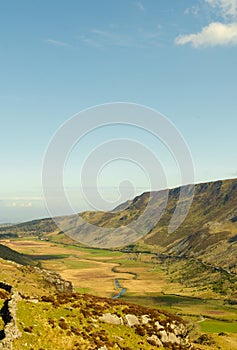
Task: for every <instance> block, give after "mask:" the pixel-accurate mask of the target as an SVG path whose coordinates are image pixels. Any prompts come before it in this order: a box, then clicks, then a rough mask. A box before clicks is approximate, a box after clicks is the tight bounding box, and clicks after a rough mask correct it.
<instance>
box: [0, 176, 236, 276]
mask: <svg viewBox="0 0 237 350" xmlns="http://www.w3.org/2000/svg"><path fill="white" fill-rule="evenodd" d="M180 189H181V188H180V187H178V188H175V189H172V190H170V191H169V193H168V202H167V206H166V209H165V210H164V212H163V215H162V217H161V219H160V221H159V222H157V223H156V224H155V225H151V224H150V222H151V221H152V220H153V219H154V216H156V215H157V213H158V214H160V212H161V210H162V209H161V207H162V198H164V191H157V192H152V201H151V204H150V205H151V210H150V215H151V216H153V218H152V217H150V218H151V219H152V220H149V217H145V220H144V221H142V222H141V224H140V226H139V228H136V226H133V225H132V223H133V222H134V221H136V220H137V219H138V218H139V217H141V215H143V213H144V212H145V210H146V206H147V203H148V201H149V198H150V193H149V192H146V193H143V194H142V195H140V196H137V197H136V198H134V199H133V200H131V201H127V202H126V203H124V204H122V205H121V206H119V207H118V208H116V209H115V210H113V211H110V212H84V213H81V214H78V215H74V216H70V217H61V218H58V219H57V220H58V223H59V227H61V228H62V227H63V228H65V230H64V232H62V231H61V229H60V228H58V227H57V225H56V224H55V222H54V221H53V220H52V219H43V220H34V221H31V222H27V223H22V224H18V225H13V226H10V227H1V228H0V238H15V237H17V236H18V237H19V236H21V237H26V236H37V237H39V238H40V239H48V240H54V241H58V242H64V243H71V242H73V239H75V240H77V241H80V240H81V241H83V242H88V244H90V245H92V246H93V245H94V246H102V247H103V246H106V245H107V244H108V246H109V243H110V241H111V242H112V240H115V246H116V243H120V244H118V245H120V246H121V247H125V246H129V249H131V250H133V251H139V250H140V251H153V252H154V251H155V252H158V253H163V254H167V255H172V256H178V257H188V258H195V259H201V260H202V261H205V262H207V263H209V264H213V265H215V266H221V267H222V268H225V269H226V270H228V271H231V272H234V273H237V179H230V180H221V181H215V182H209V183H202V184H197V185H195V194H194V198H193V202H192V206H191V209H190V211H189V213H188V215H187V217H186V219H185V220H184V222H183V223H182V225H181V226H180V227H179V228H178V229H177V230H176V231H175V232H173V233H169V230H168V227H169V223H170V221H171V218H172V216H173V213H174V211H175V208H176V206H177V201H178V199H179V193H180ZM183 200H184V201H185V198H183ZM86 223H90V224H91V225H86ZM129 224H130V226H131V229H130V230H128V229H127V227H128V225H129ZM141 226H143V227H141ZM100 227H102V228H104V229H107V230H108V234H106V232H107V231H106V230H105V231H104V232H105V233H104V234H103V235H102V236H100V233H99V231H100V230H99V228H100ZM111 228H112V230H109V229H111ZM141 229H144V231H146V232H148V233H147V234H146V235H145V236H144V237H142V238H139V237H141V235H140V236H139V234H137V232H138V231H139V230H141ZM111 232H112V233H111ZM64 233H65V234H66V235H65V234H64ZM129 235H133V238H134V241H136V242H135V243H134V244H130V242H131V240H130V237H131V236H129ZM136 235H137V236H136ZM117 236H118V237H119V239H120V240H118V242H116V237H117Z"/></svg>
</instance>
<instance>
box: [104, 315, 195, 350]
mask: <svg viewBox="0 0 237 350" xmlns="http://www.w3.org/2000/svg"><path fill="white" fill-rule="evenodd" d="M99 320H100V321H103V322H106V323H110V324H113V325H125V326H127V327H131V328H134V329H135V332H136V333H137V334H140V335H141V336H145V337H146V341H147V342H148V343H149V344H151V345H153V346H155V347H157V348H159V347H164V348H168V349H177V348H179V349H183V350H185V349H192V345H191V344H190V342H189V338H188V332H187V329H186V327H185V325H184V324H183V323H182V322H179V321H178V320H169V321H164V320H163V321H160V320H155V319H154V318H153V317H152V315H149V314H147V315H140V316H138V315H134V314H125V315H123V316H121V317H118V316H117V315H113V314H111V313H106V314H103V315H102V316H101V317H99Z"/></svg>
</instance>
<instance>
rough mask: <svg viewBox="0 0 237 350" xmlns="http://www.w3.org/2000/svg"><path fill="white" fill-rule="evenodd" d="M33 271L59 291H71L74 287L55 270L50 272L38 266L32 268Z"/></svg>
mask: <svg viewBox="0 0 237 350" xmlns="http://www.w3.org/2000/svg"><path fill="white" fill-rule="evenodd" d="M33 269H34V270H35V272H37V273H39V274H41V275H42V277H43V279H44V280H45V281H46V282H48V283H49V284H50V285H53V286H54V287H55V288H56V290H57V291H58V292H59V293H69V294H71V293H73V291H74V287H73V284H72V282H70V281H65V280H64V279H63V278H62V277H61V276H60V275H59V274H58V273H57V272H52V271H49V270H45V269H40V268H38V267H34V268H33Z"/></svg>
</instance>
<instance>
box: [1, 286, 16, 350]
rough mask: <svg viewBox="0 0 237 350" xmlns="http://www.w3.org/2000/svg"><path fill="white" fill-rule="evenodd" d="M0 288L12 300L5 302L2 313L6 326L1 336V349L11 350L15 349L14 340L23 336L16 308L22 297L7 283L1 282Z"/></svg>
mask: <svg viewBox="0 0 237 350" xmlns="http://www.w3.org/2000/svg"><path fill="white" fill-rule="evenodd" d="M0 288H1V289H4V290H5V291H7V292H8V293H10V298H9V299H7V300H5V302H4V304H3V307H2V309H1V311H0V314H1V316H2V319H3V322H4V325H5V326H4V329H3V330H2V331H1V335H0V338H1V340H0V349H4V350H11V349H13V341H14V339H16V338H18V337H20V336H21V333H20V332H19V330H18V328H17V320H16V308H17V302H18V300H19V298H20V296H19V294H18V293H17V292H16V291H15V290H14V288H13V287H12V286H11V285H9V284H7V283H4V282H0Z"/></svg>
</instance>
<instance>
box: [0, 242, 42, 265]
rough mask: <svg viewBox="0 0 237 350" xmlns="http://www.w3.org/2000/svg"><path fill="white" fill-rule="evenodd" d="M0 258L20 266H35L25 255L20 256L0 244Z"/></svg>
mask: <svg viewBox="0 0 237 350" xmlns="http://www.w3.org/2000/svg"><path fill="white" fill-rule="evenodd" d="M0 258H2V259H5V260H10V261H14V262H16V263H18V264H21V265H32V266H34V265H36V263H35V262H34V261H33V260H32V259H31V258H30V257H29V256H27V255H25V254H20V253H18V252H16V251H15V250H13V249H10V248H8V247H6V246H5V245H3V244H0Z"/></svg>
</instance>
